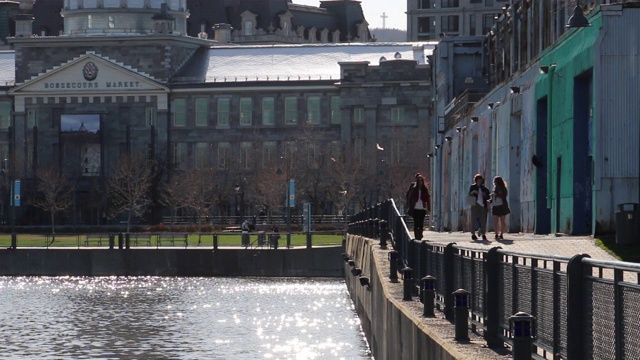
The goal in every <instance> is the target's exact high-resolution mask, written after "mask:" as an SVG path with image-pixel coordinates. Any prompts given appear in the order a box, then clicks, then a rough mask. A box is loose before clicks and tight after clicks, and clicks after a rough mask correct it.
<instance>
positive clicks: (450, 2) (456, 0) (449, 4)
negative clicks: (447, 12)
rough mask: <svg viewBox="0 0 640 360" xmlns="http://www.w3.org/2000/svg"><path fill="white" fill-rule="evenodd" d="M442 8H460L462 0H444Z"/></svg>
mask: <svg viewBox="0 0 640 360" xmlns="http://www.w3.org/2000/svg"><path fill="white" fill-rule="evenodd" d="M441 4H442V6H441V7H442V8H453V7H459V6H460V0H442V3H441Z"/></svg>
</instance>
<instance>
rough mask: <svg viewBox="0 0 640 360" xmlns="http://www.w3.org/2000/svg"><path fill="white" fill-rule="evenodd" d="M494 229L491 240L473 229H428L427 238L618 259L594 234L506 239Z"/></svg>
mask: <svg viewBox="0 0 640 360" xmlns="http://www.w3.org/2000/svg"><path fill="white" fill-rule="evenodd" d="M494 236H495V234H494V233H492V232H491V233H488V234H487V240H488V241H482V239H480V240H477V241H473V240H471V233H469V232H435V231H425V233H424V240H428V241H431V242H435V243H444V244H448V243H451V242H455V243H456V244H458V245H461V246H465V247H472V248H478V249H490V248H492V247H496V246H499V247H501V248H502V249H504V250H507V251H518V252H527V253H537V254H544V255H559V256H568V257H570V256H573V255H576V254H588V255H589V256H591V258H593V259H600V260H617V259H616V258H615V257H614V256H613V255H611V254H609V253H607V252H606V251H604V250H603V249H601V248H599V247H598V246H596V245H595V241H594V239H593V237H591V236H566V235H565V236H556V235H535V234H529V233H524V234H523V233H518V234H505V235H504V240H495V239H494V238H493V237H494Z"/></svg>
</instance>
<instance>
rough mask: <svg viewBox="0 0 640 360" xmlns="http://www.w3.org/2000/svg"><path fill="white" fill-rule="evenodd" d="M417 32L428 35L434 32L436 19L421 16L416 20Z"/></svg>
mask: <svg viewBox="0 0 640 360" xmlns="http://www.w3.org/2000/svg"><path fill="white" fill-rule="evenodd" d="M418 32H419V33H424V34H430V33H434V32H436V19H435V17H433V16H421V17H419V18H418Z"/></svg>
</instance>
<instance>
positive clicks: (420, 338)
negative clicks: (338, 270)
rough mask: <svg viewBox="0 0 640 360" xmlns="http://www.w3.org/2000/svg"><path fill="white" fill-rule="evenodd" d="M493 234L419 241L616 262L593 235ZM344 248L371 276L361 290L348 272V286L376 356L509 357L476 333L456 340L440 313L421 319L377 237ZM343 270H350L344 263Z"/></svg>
mask: <svg viewBox="0 0 640 360" xmlns="http://www.w3.org/2000/svg"><path fill="white" fill-rule="evenodd" d="M494 235H495V234H493V233H489V234H488V236H487V238H488V241H482V240H479V241H473V240H471V234H470V233H469V232H432V231H426V232H425V234H424V239H423V240H427V241H429V242H432V243H437V244H443V245H446V244H449V243H452V242H453V243H456V244H457V245H458V246H464V247H468V248H474V249H479V250H489V249H491V248H494V247H500V248H502V249H503V250H506V251H514V252H520V253H527V254H539V255H555V256H562V257H567V258H570V257H572V256H574V255H577V254H588V255H589V256H590V257H591V258H592V259H598V260H604V261H614V260H616V258H615V257H614V256H613V255H611V254H609V253H607V252H606V251H604V250H602V249H601V248H599V247H598V246H596V245H595V241H594V239H593V237H591V236H556V235H535V234H505V240H500V241H498V240H495V239H492V237H493V236H494ZM346 252H347V254H348V255H349V256H350V257H351V258H352V259H354V260H355V264H356V266H358V267H359V268H361V270H362V273H363V274H364V275H365V276H368V277H370V280H371V288H370V289H369V288H367V289H366V290H365V289H364V288H363V287H362V286H360V284H358V282H357V281H355V280H352V277H351V276H349V275H347V286H348V288H349V289H350V293H351V294H352V297H353V299H354V303H355V305H356V311H357V312H358V315H359V316H360V318H361V320H362V324H363V328H364V329H365V333H366V334H367V339H368V340H369V343H370V345H371V347H372V350H373V352H374V354H375V356H376V358H377V359H378V358H379V359H394V360H395V359H407V360H410V359H411V360H415V359H425V360H426V359H428V360H435V359H469V360H471V359H473V360H494V359H495V360H498V359H504V358H510V357H511V356H512V354H511V351H510V348H508V347H506V348H502V349H490V348H487V347H486V341H485V339H484V338H483V337H482V336H481V334H479V333H476V332H472V331H469V341H461V342H460V341H456V340H455V339H454V337H455V335H454V334H455V328H454V325H453V324H452V323H451V322H450V321H448V320H446V319H445V318H444V316H443V314H442V312H441V311H439V310H438V311H436V317H434V318H429V317H424V316H423V315H422V313H423V310H424V306H423V304H422V303H421V302H420V300H419V298H418V297H415V296H414V297H413V298H412V299H411V300H408V301H407V300H404V299H403V297H404V286H403V283H402V281H396V282H393V281H389V273H390V262H389V260H388V255H389V254H388V253H389V250H388V249H387V250H383V249H380V247H379V245H378V240H377V239H367V238H365V237H359V236H349V237H348V240H347V247H346ZM345 268H346V270H349V266H348V265H345ZM605 272H610V271H605ZM347 274H348V273H347ZM398 275H400V274H398ZM610 275H611V276H613V274H610Z"/></svg>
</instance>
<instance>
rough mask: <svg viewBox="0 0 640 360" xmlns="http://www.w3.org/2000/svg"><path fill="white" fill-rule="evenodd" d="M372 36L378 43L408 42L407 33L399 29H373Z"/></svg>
mask: <svg viewBox="0 0 640 360" xmlns="http://www.w3.org/2000/svg"><path fill="white" fill-rule="evenodd" d="M371 35H372V36H373V37H374V38H375V39H376V41H378V42H398V41H400V42H403V41H407V32H406V31H405V30H399V29H371Z"/></svg>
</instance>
